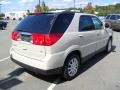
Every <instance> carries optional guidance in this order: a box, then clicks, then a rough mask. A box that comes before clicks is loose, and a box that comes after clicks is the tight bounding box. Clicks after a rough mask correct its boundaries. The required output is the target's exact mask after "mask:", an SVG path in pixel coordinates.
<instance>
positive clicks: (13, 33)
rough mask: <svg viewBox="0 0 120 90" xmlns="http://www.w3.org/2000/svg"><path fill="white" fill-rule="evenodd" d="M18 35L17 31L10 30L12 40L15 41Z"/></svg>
mask: <svg viewBox="0 0 120 90" xmlns="http://www.w3.org/2000/svg"><path fill="white" fill-rule="evenodd" d="M18 36H19V33H18V32H15V31H14V32H12V40H15V41H17V39H18Z"/></svg>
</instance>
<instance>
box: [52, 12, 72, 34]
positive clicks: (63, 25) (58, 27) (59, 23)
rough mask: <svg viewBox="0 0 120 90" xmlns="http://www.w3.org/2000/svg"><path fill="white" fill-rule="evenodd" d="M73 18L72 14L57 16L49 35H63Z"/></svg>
mask: <svg viewBox="0 0 120 90" xmlns="http://www.w3.org/2000/svg"><path fill="white" fill-rule="evenodd" d="M73 17H74V13H62V14H60V15H58V16H57V18H56V20H55V22H54V24H53V27H52V29H51V33H64V32H65V31H66V30H67V28H68V27H69V25H70V23H71V21H72V20H73Z"/></svg>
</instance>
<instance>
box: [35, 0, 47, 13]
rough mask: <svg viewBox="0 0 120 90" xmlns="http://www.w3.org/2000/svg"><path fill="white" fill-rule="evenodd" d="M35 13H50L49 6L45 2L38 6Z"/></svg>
mask: <svg viewBox="0 0 120 90" xmlns="http://www.w3.org/2000/svg"><path fill="white" fill-rule="evenodd" d="M35 8H36V9H35V12H48V10H49V8H48V6H47V5H46V3H45V2H44V1H43V2H42V5H41V6H40V5H36V7H35Z"/></svg>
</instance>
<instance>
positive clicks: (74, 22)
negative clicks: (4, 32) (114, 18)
mask: <svg viewBox="0 0 120 90" xmlns="http://www.w3.org/2000/svg"><path fill="white" fill-rule="evenodd" d="M112 34H113V33H112V30H111V29H109V24H105V25H104V24H103V23H102V22H101V21H100V20H99V18H98V17H96V16H95V15H91V14H82V13H73V12H63V13H56V14H55V13H35V14H31V15H29V16H28V17H26V18H25V19H24V20H23V21H22V22H21V23H20V24H19V25H18V26H17V27H16V28H15V30H14V31H13V33H12V42H13V43H12V47H11V49H10V55H11V59H12V60H13V61H14V62H15V63H17V64H19V65H20V66H22V67H24V68H27V69H29V70H32V71H33V72H36V73H41V74H44V75H53V74H60V73H61V74H62V75H63V77H64V78H65V79H67V80H71V79H73V78H75V77H76V76H77V74H78V71H79V69H80V66H81V64H82V63H84V62H85V61H86V60H88V58H90V57H92V56H93V55H95V54H97V53H99V52H101V51H107V52H110V51H111V49H112V39H113V36H112Z"/></svg>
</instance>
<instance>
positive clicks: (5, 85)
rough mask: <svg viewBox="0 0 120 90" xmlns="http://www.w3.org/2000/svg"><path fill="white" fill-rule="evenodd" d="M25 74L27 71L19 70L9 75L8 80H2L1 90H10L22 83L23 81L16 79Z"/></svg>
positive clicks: (0, 82) (0, 83) (0, 81)
mask: <svg viewBox="0 0 120 90" xmlns="http://www.w3.org/2000/svg"><path fill="white" fill-rule="evenodd" d="M24 72H25V70H24V69H23V68H17V69H16V70H14V71H13V72H11V73H9V74H8V77H7V78H4V79H2V80H0V90H8V89H10V88H12V87H14V86H16V85H18V84H20V83H22V81H20V80H19V79H17V78H16V77H18V76H20V75H21V74H22V73H24Z"/></svg>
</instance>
